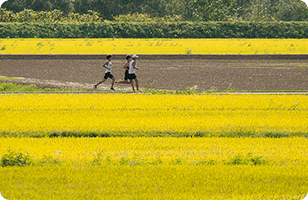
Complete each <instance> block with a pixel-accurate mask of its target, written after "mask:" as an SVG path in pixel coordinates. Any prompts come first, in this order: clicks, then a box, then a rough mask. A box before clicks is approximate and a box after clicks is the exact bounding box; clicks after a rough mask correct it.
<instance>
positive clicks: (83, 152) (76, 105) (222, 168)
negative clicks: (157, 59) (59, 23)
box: [0, 94, 308, 199]
mask: <svg viewBox="0 0 308 200" xmlns="http://www.w3.org/2000/svg"><path fill="white" fill-rule="evenodd" d="M0 102H1V103H0V120H1V123H0V133H1V136H2V137H0V159H1V160H0V174H1V176H0V192H1V194H2V195H3V197H4V198H6V199H120V198H121V199H302V198H304V196H305V195H306V194H307V191H308V181H307V180H308V170H307V165H308V158H307V152H308V140H307V138H306V137H307V130H308V127H307V126H308V124H307V122H308V96H307V95H303V94H298V95H295V94H293V95H290V94H279V95H274V94H249V95H248V94H204V95H164V94H160V95H158V94H157V95H152V94H15V95H0ZM61 133H72V134H71V135H69V137H61V136H68V135H65V134H61ZM275 134H277V135H276V136H282V137H283V138H269V137H268V136H275ZM57 136H60V137H57ZM71 136H78V137H79V138H77V137H71ZM83 136H85V137H83ZM89 136H106V138H103V137H95V138H94V137H89ZM117 136H121V137H117ZM153 136H155V137H153ZM158 136H159V137H158ZM166 136H167V137H166ZM168 136H174V137H168ZM33 137H37V138H33ZM226 137H228V138H226Z"/></svg>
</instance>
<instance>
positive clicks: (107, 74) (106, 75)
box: [104, 72, 113, 79]
mask: <svg viewBox="0 0 308 200" xmlns="http://www.w3.org/2000/svg"><path fill="white" fill-rule="evenodd" d="M108 78H113V75H112V74H110V72H107V73H106V74H105V76H104V79H108Z"/></svg>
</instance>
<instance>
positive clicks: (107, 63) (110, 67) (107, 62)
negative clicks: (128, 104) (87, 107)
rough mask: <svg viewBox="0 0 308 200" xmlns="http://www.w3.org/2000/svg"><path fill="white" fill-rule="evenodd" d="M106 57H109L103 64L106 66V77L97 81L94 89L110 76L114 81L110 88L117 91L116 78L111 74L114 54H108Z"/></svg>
mask: <svg viewBox="0 0 308 200" xmlns="http://www.w3.org/2000/svg"><path fill="white" fill-rule="evenodd" d="M106 58H107V61H106V62H105V64H103V67H104V68H106V71H105V76H104V79H103V80H102V81H100V82H99V83H97V84H96V85H94V89H95V90H96V88H97V86H98V85H99V84H101V83H104V82H105V81H106V80H107V79H108V78H111V80H112V83H111V88H110V89H111V90H113V91H115V90H114V88H113V85H114V81H115V78H114V77H113V75H112V74H111V70H112V62H111V59H112V55H107V56H106Z"/></svg>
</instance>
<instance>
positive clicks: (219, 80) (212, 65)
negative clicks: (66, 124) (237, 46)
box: [0, 55, 308, 91]
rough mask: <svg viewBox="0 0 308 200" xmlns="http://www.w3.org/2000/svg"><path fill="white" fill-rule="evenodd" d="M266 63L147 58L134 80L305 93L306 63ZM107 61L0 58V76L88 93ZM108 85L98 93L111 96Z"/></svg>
mask: <svg viewBox="0 0 308 200" xmlns="http://www.w3.org/2000/svg"><path fill="white" fill-rule="evenodd" d="M286 58H288V57H283V58H282V59H280V58H277V59H266V57H265V58H264V57H248V58H246V59H245V58H244V59H243V58H241V59H236V58H233V59H231V57H216V58H215V57H214V58H212V59H210V58H209V57H190V58H189V57H187V56H184V57H176V56H170V57H169V58H168V57H166V56H164V57H159V56H156V57H149V56H144V58H143V57H142V56H141V57H140V60H139V61H138V64H137V65H138V67H139V68H140V70H139V71H137V74H136V75H137V77H138V79H139V81H140V85H141V87H142V88H147V87H153V88H155V89H168V90H176V89H178V90H185V88H186V87H195V88H198V90H202V91H203V90H207V91H208V90H219V91H220V90H227V89H233V90H236V91H243V90H267V91H278V90H308V81H307V80H308V58H307V59H305V57H301V58H300V59H294V58H291V59H286ZM103 61H105V59H97V57H93V58H90V59H89V57H88V58H86V59H82V58H81V59H75V58H74V57H69V56H68V57H66V58H65V57H63V56H62V57H59V58H57V59H51V58H49V57H47V58H39V59H37V58H33V57H14V58H5V57H3V55H2V57H1V62H0V76H6V77H22V79H20V80H18V81H16V82H20V83H28V84H36V85H38V86H40V87H60V88H61V87H69V88H76V89H84V90H92V88H93V85H94V84H95V83H97V82H98V81H100V80H102V78H103V76H104V69H103V68H102V67H101V65H102V62H103ZM124 64H125V60H124V57H123V58H122V57H120V56H117V57H115V59H114V60H113V66H114V68H113V72H112V73H113V75H114V76H115V77H116V79H117V80H118V79H123V77H124V70H123V68H122V67H123V65H124ZM110 84H111V81H110V80H107V82H106V83H104V84H102V85H101V86H100V87H99V90H109V87H110ZM115 88H116V89H117V90H130V89H131V88H130V86H129V85H124V86H123V85H120V86H117V85H115Z"/></svg>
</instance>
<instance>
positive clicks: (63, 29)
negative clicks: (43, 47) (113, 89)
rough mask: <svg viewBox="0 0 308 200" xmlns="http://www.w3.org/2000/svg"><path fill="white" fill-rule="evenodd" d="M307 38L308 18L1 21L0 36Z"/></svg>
mask: <svg viewBox="0 0 308 200" xmlns="http://www.w3.org/2000/svg"><path fill="white" fill-rule="evenodd" d="M8 37H9V38H308V22H161V23H157V22H151V23H147V22H138V23H137V22H135V23H133V22H127V23H123V22H102V23H0V38H8Z"/></svg>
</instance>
